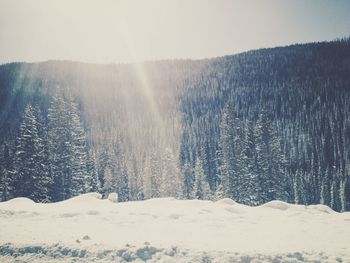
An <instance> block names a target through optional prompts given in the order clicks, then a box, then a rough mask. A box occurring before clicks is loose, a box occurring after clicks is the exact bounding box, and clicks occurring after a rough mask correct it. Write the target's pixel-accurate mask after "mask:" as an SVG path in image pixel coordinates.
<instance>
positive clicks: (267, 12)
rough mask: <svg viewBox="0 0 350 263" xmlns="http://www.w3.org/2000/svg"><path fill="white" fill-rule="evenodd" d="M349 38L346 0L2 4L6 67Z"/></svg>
mask: <svg viewBox="0 0 350 263" xmlns="http://www.w3.org/2000/svg"><path fill="white" fill-rule="evenodd" d="M349 35H350V1H348V0H344V1H342V0H256V1H253V0H242V1H241V0H231V1H230V0H176V1H175V0H173V1H170V0H139V1H136V0H120V1H117V0H115V1H112V0H100V1H89V0H79V1H75V0H63V1H62V0H59V1H58V0H57V1H56V0H50V1H48V0H16V1H15V0H0V63H5V62H11V61H43V60H49V59H64V60H77V61H86V62H97V63H110V62H130V61H135V60H136V61H142V60H155V59H157V60H158V59H166V58H204V57H213V56H221V55H228V54H233V53H238V52H241V51H245V50H250V49H255V48H260V47H273V46H279V45H286V44H292V43H303V42H310V41H320V40H332V39H334V38H337V37H343V36H349Z"/></svg>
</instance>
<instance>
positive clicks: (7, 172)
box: [0, 143, 13, 201]
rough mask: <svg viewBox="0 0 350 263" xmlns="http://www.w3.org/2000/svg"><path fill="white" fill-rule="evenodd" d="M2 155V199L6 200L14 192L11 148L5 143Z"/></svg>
mask: <svg viewBox="0 0 350 263" xmlns="http://www.w3.org/2000/svg"><path fill="white" fill-rule="evenodd" d="M0 153H1V156H0V200H1V201H6V200H9V199H10V198H11V193H12V190H13V189H12V187H11V186H12V185H13V182H12V176H11V175H12V174H11V164H10V150H9V147H8V146H7V144H6V143H5V144H4V146H3V147H2V152H0Z"/></svg>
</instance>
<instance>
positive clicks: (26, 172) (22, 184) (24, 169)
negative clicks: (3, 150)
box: [13, 104, 51, 202]
mask: <svg viewBox="0 0 350 263" xmlns="http://www.w3.org/2000/svg"><path fill="white" fill-rule="evenodd" d="M36 114H39V113H38V112H37V113H36V112H35V111H34V108H33V107H32V106H31V105H30V104H28V105H27V106H26V108H25V111H24V114H23V120H22V123H21V126H20V130H19V135H18V138H17V143H16V152H15V157H14V165H13V174H14V175H13V176H14V188H15V192H14V195H15V196H23V197H29V198H31V199H32V200H34V201H40V202H47V201H49V200H50V196H49V185H50V183H51V178H50V177H49V174H48V165H47V163H46V162H45V161H46V158H45V157H46V155H45V148H44V144H43V139H42V138H41V137H40V136H39V129H40V128H39V125H40V123H39V122H38V117H37V116H36Z"/></svg>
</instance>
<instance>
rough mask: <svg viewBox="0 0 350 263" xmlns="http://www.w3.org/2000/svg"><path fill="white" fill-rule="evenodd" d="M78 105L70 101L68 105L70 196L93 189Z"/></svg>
mask: <svg viewBox="0 0 350 263" xmlns="http://www.w3.org/2000/svg"><path fill="white" fill-rule="evenodd" d="M77 106H78V105H77V104H76V102H75V101H74V100H72V99H71V101H70V105H69V113H70V114H69V117H70V125H69V129H70V147H71V150H70V152H71V159H70V165H71V184H70V186H69V187H70V190H69V192H70V194H71V195H72V196H75V195H79V194H82V193H86V192H90V191H92V189H93V186H92V182H93V175H92V174H91V172H89V171H88V167H87V165H88V156H87V153H88V151H87V145H86V134H85V130H84V127H83V125H82V122H81V120H80V117H79V114H78V107H77Z"/></svg>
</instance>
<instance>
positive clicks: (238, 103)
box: [0, 39, 350, 211]
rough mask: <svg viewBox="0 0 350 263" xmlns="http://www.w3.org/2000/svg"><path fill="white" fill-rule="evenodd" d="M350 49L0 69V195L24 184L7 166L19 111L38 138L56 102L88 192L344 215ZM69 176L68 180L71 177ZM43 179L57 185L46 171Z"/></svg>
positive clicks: (348, 186)
mask: <svg viewBox="0 0 350 263" xmlns="http://www.w3.org/2000/svg"><path fill="white" fill-rule="evenodd" d="M349 47H350V44H349V40H348V39H345V40H339V41H334V42H324V43H310V44H305V45H293V46H288V47H279V48H273V49H262V50H255V51H250V52H246V53H242V54H238V55H234V56H226V57H221V58H213V59H206V60H199V61H190V60H179V61H159V62H145V63H141V64H134V65H92V64H84V63H76V62H64V61H49V62H43V63H33V64H27V63H13V64H7V65H2V66H1V67H0V134H1V136H0V145H1V150H0V156H1V157H0V159H1V167H2V168H1V170H0V173H1V178H2V179H1V180H2V181H1V185H3V187H2V190H1V193H2V195H3V196H4V197H3V199H8V198H10V197H14V196H16V193H15V192H16V191H14V190H13V189H14V188H16V186H15V185H16V183H17V184H18V181H21V180H22V179H18V178H20V177H19V176H16V173H17V174H20V171H18V167H16V165H15V163H16V162H15V161H14V160H15V156H16V151H17V152H18V151H19V150H18V140H19V139H18V138H19V137H21V134H20V124H21V123H23V112H24V110H25V108H26V107H27V105H29V104H32V105H33V106H34V108H35V107H36V108H38V110H37V111H38V113H35V114H34V115H35V116H36V115H37V117H36V118H37V119H39V120H40V121H37V122H38V123H41V124H42V126H43V127H44V128H43V129H42V130H43V132H42V137H43V141H45V138H46V137H47V134H49V133H50V125H49V123H50V116H49V112H50V110H52V109H53V107H54V106H53V101H54V100H55V98H56V99H57V100H62V103H63V104H64V105H68V106H66V111H65V113H64V112H63V111H62V114H61V115H63V114H66V115H67V114H73V113H74V112H72V106H70V104H72V103H73V104H72V105H75V106H74V107H73V108H76V109H75V111H76V112H75V113H74V114H77V115H78V116H79V118H80V121H81V124H82V126H83V127H84V132H85V135H84V136H85V137H86V143H85V144H86V146H85V149H84V151H86V152H87V154H86V155H87V157H86V158H87V159H86V161H84V162H86V163H85V164H84V165H85V166H86V167H88V168H87V169H88V170H89V174H90V175H91V176H90V177H89V178H95V181H94V183H91V185H90V186H86V187H90V188H91V189H97V190H99V191H101V192H103V193H106V194H107V193H108V192H111V191H116V192H118V193H119V196H120V198H121V199H122V200H138V199H144V198H152V197H160V196H175V197H178V198H194V197H196V198H200V199H213V198H219V197H222V196H225V197H230V198H233V199H235V200H237V201H239V202H242V203H245V204H251V205H256V204H261V203H264V202H266V201H269V200H273V199H280V200H284V201H288V202H296V203H303V204H317V203H324V204H327V205H329V206H331V207H332V208H334V209H335V210H338V211H340V210H348V209H349V208H350V204H349V203H350V182H349V176H350V171H349V169H350V168H349V165H350V157H349V156H350V149H349V147H348V145H349V142H350V119H349V112H350V106H349V105H350V103H349V92H350V91H349V85H350V77H349V76H350V74H349V72H350V48H349ZM63 104H62V105H63ZM51 123H52V120H51ZM56 126H62V124H58V123H57V125H56ZM66 127H70V126H66ZM56 128H57V127H56ZM71 128H72V127H71ZM38 129H39V130H40V127H39V128H38ZM39 135H40V132H39ZM62 136H63V135H62ZM62 136H61V137H60V138H59V139H57V140H62V141H65V140H69V138H68V137H69V136H68V135H67V136H68V137H64V136H63V137H62ZM46 141H47V144H49V143H50V142H49V140H46ZM52 142H53V141H52V140H51V143H52ZM54 144H55V142H54ZM57 144H58V142H57V143H56V144H55V145H57ZM52 147H53V146H52V145H51V146H50V145H48V146H47V147H46V148H45V149H46V151H47V156H49V157H50V156H52V155H53V153H52V150H50V149H52ZM67 150H68V151H69V150H70V149H69V147H67ZM50 153H51V155H50ZM50 158H51V157H50ZM50 158H49V159H48V160H47V161H46V162H47V164H46V166H47V167H52V165H53V164H52V158H51V159H50ZM72 167H73V166H72ZM74 169H75V168H74ZM74 169H73V168H72V169H71V170H72V171H71V172H68V174H69V176H68V177H69V178H71V177H72V178H75V177H76V176H78V174H79V173H78V172H74V171H73V170H74ZM84 169H85V168H84ZM44 172H45V173H46V174H47V176H48V177H49V178H51V179H52V180H51V181H55V182H56V181H57V178H58V175H57V174H54V173H53V172H52V169H48V170H45V171H44ZM80 172H81V171H80ZM28 176H29V175H28ZM69 178H67V180H66V182H69V180H70V179H69ZM89 180H90V179H89ZM91 180H92V179H91ZM5 181H6V182H7V183H6V182H5ZM13 181H15V182H13ZM16 181H17V182H16ZM48 184H49V183H48ZM4 186H6V187H4ZM11 187H12V190H11ZM47 187H48V188H50V187H51V188H50V189H51V190H50V191H51V192H50V193H51V195H50V196H49V197H48V198H49V199H50V198H51V197H52V196H54V195H55V194H56V193H54V192H55V191H63V192H65V193H66V194H67V197H69V196H70V195H71V193H70V191H71V190H72V189H70V190H69V189H68V190H67V189H64V188H69V186H62V187H61V188H62V190H57V189H56V188H57V187H56V188H55V187H52V185H50V184H49V185H48V186H47ZM5 188H6V189H5ZM52 188H54V189H52ZM73 190H74V189H73ZM73 190H72V191H73ZM79 191H80V190H79ZM82 191H83V190H82ZM4 192H6V194H4ZM73 192H74V191H73ZM61 199H62V198H61ZM52 200H58V199H52Z"/></svg>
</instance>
